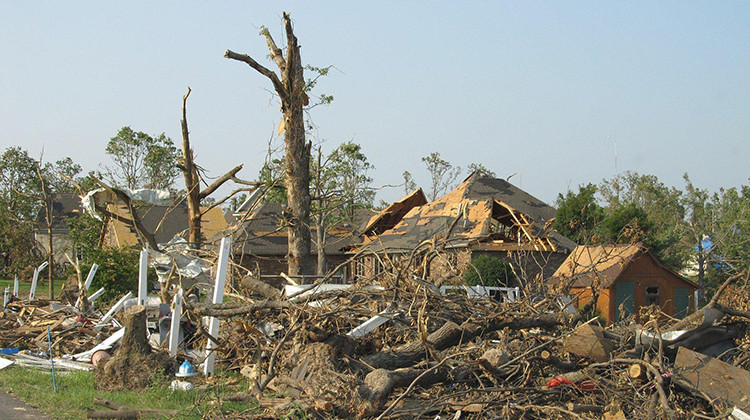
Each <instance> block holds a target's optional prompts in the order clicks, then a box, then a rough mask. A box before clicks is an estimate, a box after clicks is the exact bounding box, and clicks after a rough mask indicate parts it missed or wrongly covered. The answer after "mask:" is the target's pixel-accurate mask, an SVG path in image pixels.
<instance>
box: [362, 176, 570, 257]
mask: <svg viewBox="0 0 750 420" xmlns="http://www.w3.org/2000/svg"><path fill="white" fill-rule="evenodd" d="M417 193H420V194H421V196H422V197H424V194H422V193H421V190H417V191H416V192H414V193H412V194H410V195H408V196H406V197H404V198H402V199H401V200H399V201H398V202H396V203H394V204H392V205H391V206H389V207H388V208H386V209H385V210H383V212H381V214H379V215H376V216H375V217H373V218H372V219H371V220H370V223H368V226H367V228H366V230H365V232H364V233H365V236H366V238H365V244H366V246H368V247H369V248H370V249H372V250H373V251H375V252H382V251H385V252H404V251H409V250H411V249H413V248H414V247H416V246H417V245H419V244H420V243H421V242H422V241H424V240H427V239H431V238H433V237H436V236H443V237H445V236H446V235H449V238H446V239H447V246H469V245H470V244H471V243H474V242H479V241H487V240H489V241H491V242H493V243H497V244H498V245H499V246H500V245H502V246H504V247H505V248H506V249H509V248H512V247H513V244H514V243H515V242H516V239H517V237H516V236H514V237H513V238H510V237H509V236H508V235H509V232H505V234H501V233H500V232H499V230H502V228H500V229H499V228H498V227H499V225H500V224H502V225H504V226H516V227H518V226H521V228H519V231H518V234H521V235H522V237H523V241H524V242H525V241H527V240H528V242H529V243H531V244H532V245H531V246H532V249H546V250H558V251H564V252H568V251H570V250H572V249H573V248H574V247H575V243H574V242H573V241H571V240H569V239H567V238H565V237H564V236H562V235H560V234H559V233H557V232H556V231H554V230H552V229H551V228H549V222H550V221H551V220H552V219H553V218H554V216H555V209H554V208H552V207H550V206H548V205H547V204H545V203H544V202H542V201H541V200H539V199H537V198H534V197H533V196H531V195H530V194H528V193H526V192H525V191H522V190H521V189H519V188H517V187H515V186H513V185H512V184H510V183H509V182H507V181H505V180H502V179H498V178H492V177H489V176H487V175H485V174H482V173H480V172H474V173H473V174H471V175H470V176H469V177H468V178H466V179H465V180H464V181H463V182H462V183H461V184H460V185H459V186H458V187H456V188H455V189H454V190H453V191H451V192H450V193H448V194H447V195H445V196H443V197H441V198H439V199H438V200H435V201H433V202H430V203H424V204H419V200H418V199H417V198H415V197H416V196H417ZM394 209H395V210H394ZM406 209H408V210H407V211H405V210H406ZM383 220H387V221H388V223H383V224H382V225H381V224H380V223H381V222H382V221H383ZM389 225H390V226H389ZM378 226H384V227H387V229H383V230H382V231H380V232H378V230H377V227H378ZM513 234H514V235H516V233H515V232H514V233H513Z"/></svg>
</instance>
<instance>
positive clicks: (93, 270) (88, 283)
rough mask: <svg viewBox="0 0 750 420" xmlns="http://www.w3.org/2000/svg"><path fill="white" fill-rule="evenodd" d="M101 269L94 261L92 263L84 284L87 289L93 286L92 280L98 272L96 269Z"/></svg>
mask: <svg viewBox="0 0 750 420" xmlns="http://www.w3.org/2000/svg"><path fill="white" fill-rule="evenodd" d="M98 269H99V266H98V265H97V264H96V263H94V264H91V269H90V270H89V275H88V276H86V282H85V283H84V284H83V287H84V288H85V289H86V290H89V287H91V281H92V280H94V275H95V274H96V270H98Z"/></svg>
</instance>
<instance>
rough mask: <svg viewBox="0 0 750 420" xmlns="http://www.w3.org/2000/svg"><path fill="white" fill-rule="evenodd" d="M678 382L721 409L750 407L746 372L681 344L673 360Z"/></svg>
mask: <svg viewBox="0 0 750 420" xmlns="http://www.w3.org/2000/svg"><path fill="white" fill-rule="evenodd" d="M674 366H675V379H676V382H677V384H678V385H680V386H681V387H683V388H685V389H687V390H688V391H690V392H692V393H694V394H695V395H696V396H699V397H703V396H707V397H708V398H710V399H711V402H712V403H713V404H714V405H718V406H719V407H720V408H721V410H722V411H723V410H724V409H727V408H730V407H732V406H735V407H737V408H740V409H741V410H745V411H747V410H750V372H748V371H746V370H745V369H742V368H739V367H737V366H732V365H730V364H728V363H724V362H722V361H721V360H719V359H714V358H713V357H710V356H706V355H705V354H701V353H698V352H695V351H692V350H689V349H686V348H684V347H680V348H679V350H678V351H677V359H676V360H675V362H674Z"/></svg>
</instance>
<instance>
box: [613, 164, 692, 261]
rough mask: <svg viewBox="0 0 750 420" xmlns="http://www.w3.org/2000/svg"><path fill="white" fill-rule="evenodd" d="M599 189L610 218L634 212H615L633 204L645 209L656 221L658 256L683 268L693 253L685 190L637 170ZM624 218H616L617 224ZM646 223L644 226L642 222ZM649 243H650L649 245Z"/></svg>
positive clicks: (654, 238) (652, 241)
mask: <svg viewBox="0 0 750 420" xmlns="http://www.w3.org/2000/svg"><path fill="white" fill-rule="evenodd" d="M599 192H600V194H601V196H602V199H603V201H604V203H605V204H606V205H607V218H608V219H609V218H611V217H616V218H622V217H624V216H625V215H627V214H633V215H635V213H634V210H633V209H632V208H629V209H625V210H623V211H621V212H619V213H618V214H616V215H615V212H616V211H617V210H618V209H620V208H622V207H628V206H630V205H631V204H632V205H634V206H635V207H637V208H638V209H640V210H642V211H643V213H644V214H645V215H646V218H647V219H648V222H646V221H645V220H640V222H642V223H650V224H652V226H651V230H650V232H649V239H650V242H649V244H650V246H653V247H654V248H651V250H652V251H654V252H655V254H656V256H657V258H659V260H660V261H661V262H662V263H663V264H664V265H666V266H667V267H669V268H671V269H673V270H675V271H680V270H681V269H683V268H684V267H685V265H686V263H687V260H688V259H689V257H690V247H689V246H687V244H686V242H685V240H684V238H685V235H686V233H687V230H688V227H687V225H686V223H685V216H686V211H685V207H684V202H683V199H682V191H680V190H678V189H677V188H674V187H667V186H666V185H664V184H663V183H662V182H660V181H659V179H658V178H657V177H656V176H654V175H641V174H638V173H636V172H626V173H624V174H619V175H617V176H615V177H613V178H612V179H610V180H604V181H603V182H602V183H601V184H600V185H599ZM620 222H622V220H617V221H613V222H612V223H613V225H617V224H618V223H620ZM641 227H643V226H641ZM649 244H647V245H649Z"/></svg>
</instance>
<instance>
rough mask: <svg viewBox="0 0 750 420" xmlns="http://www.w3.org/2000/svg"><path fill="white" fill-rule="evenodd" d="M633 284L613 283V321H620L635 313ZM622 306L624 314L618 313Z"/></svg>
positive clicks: (629, 282) (628, 282) (630, 282)
mask: <svg viewBox="0 0 750 420" xmlns="http://www.w3.org/2000/svg"><path fill="white" fill-rule="evenodd" d="M634 299H635V283H633V282H632V281H618V282H617V283H615V319H616V320H617V321H620V320H622V319H624V318H627V317H628V316H630V315H632V314H633V313H635V304H634ZM620 305H622V307H623V309H624V312H622V311H620Z"/></svg>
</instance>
